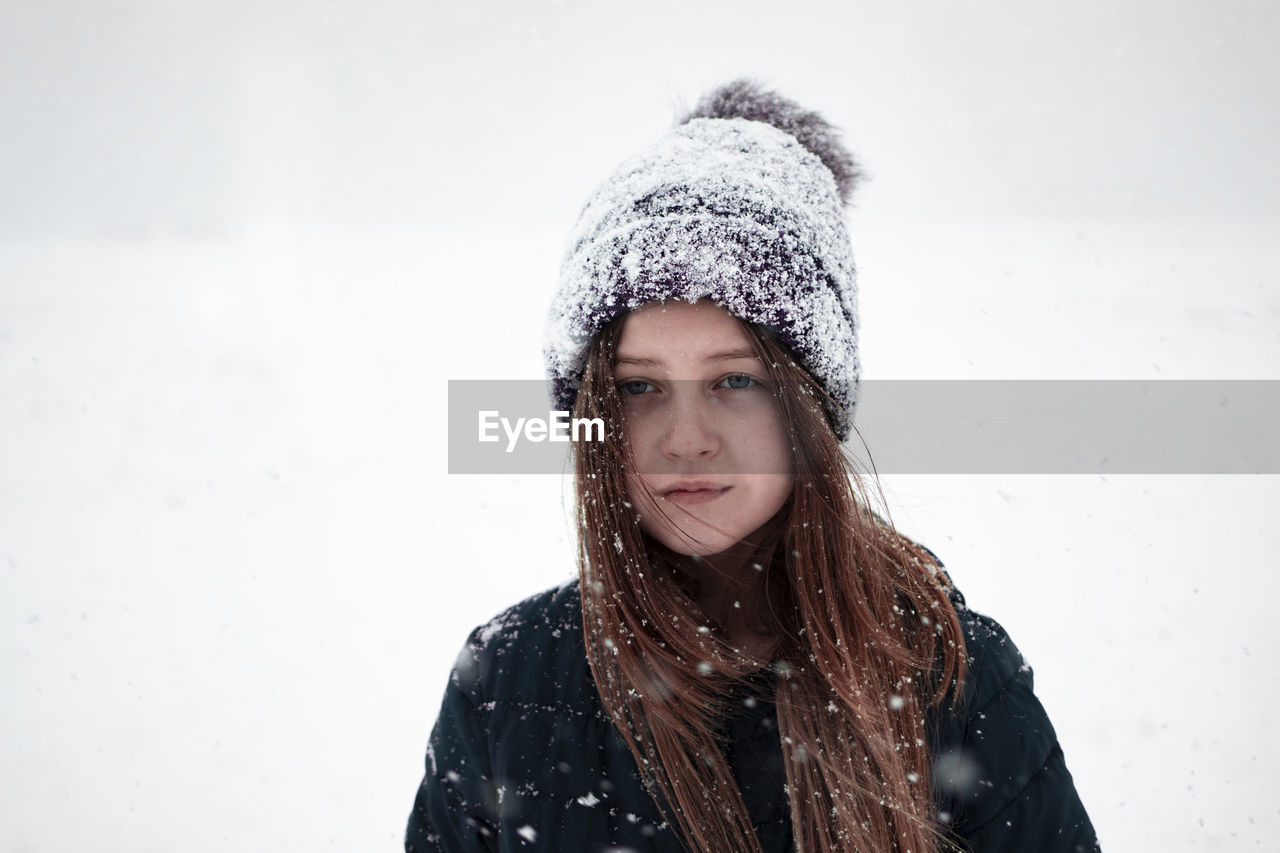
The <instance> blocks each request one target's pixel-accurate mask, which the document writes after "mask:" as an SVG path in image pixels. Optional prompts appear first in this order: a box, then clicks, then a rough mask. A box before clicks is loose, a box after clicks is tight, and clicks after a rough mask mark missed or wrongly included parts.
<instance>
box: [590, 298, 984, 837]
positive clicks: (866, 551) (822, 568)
mask: <svg viewBox="0 0 1280 853" xmlns="http://www.w3.org/2000/svg"><path fill="white" fill-rule="evenodd" d="M744 328H745V329H746V331H747V332H748V335H749V336H750V338H751V339H752V341H753V342H754V343H755V345H756V347H757V349H758V350H759V352H760V354H761V356H762V357H763V358H764V359H765V363H766V364H767V365H770V374H771V381H773V382H774V383H775V387H777V388H778V389H779V394H778V397H779V405H780V406H781V409H782V412H781V414H782V416H783V417H784V419H785V421H786V423H787V424H788V429H789V430H790V432H791V438H792V440H793V442H794V446H795V447H796V451H797V476H796V483H795V486H794V489H793V495H792V499H791V502H790V510H789V517H788V518H787V519H785V522H784V529H783V533H782V537H781V545H780V547H777V548H775V549H773V551H772V553H771V554H770V555H768V556H765V555H762V560H765V562H764V565H765V566H766V571H764V572H762V573H761V580H760V582H761V583H762V584H764V590H763V592H764V593H765V594H766V599H765V600H767V602H768V612H766V613H763V614H760V616H761V619H762V620H764V621H765V622H766V623H767V624H769V625H770V626H771V628H772V629H773V630H774V631H776V633H777V635H778V636H779V638H780V639H781V646H780V648H779V650H778V653H777V657H776V658H775V659H774V661H772V664H773V667H774V670H775V671H776V672H777V673H778V681H777V691H776V701H777V708H778V726H779V734H780V736H781V739H782V750H783V757H784V763H785V767H786V775H787V789H788V799H789V802H790V807H791V822H792V827H793V831H794V837H795V843H796V850H797V851H800V853H820V851H821V852H822V853H825V851H831V850H862V851H890V850H896V851H903V853H905V851H911V853H921V852H922V851H932V850H937V849H938V846H939V842H940V832H939V830H938V828H937V824H936V816H935V814H934V807H933V800H932V796H931V774H930V759H929V754H928V749H927V744H926V736H925V711H926V709H927V707H928V706H929V705H931V704H935V703H938V702H941V701H942V700H943V698H944V697H945V696H946V695H947V693H948V691H950V690H954V691H957V693H958V691H959V690H960V689H961V688H962V686H963V678H964V664H963V661H964V658H963V650H964V643H963V638H962V635H961V629H960V624H959V621H958V620H957V618H956V615H955V611H954V609H953V608H952V606H951V604H950V601H949V599H948V598H947V594H946V591H947V590H946V583H947V581H946V577H945V574H943V573H941V572H939V571H938V570H937V565H936V563H935V562H934V561H933V559H932V558H931V557H930V556H929V555H928V554H927V552H925V551H924V550H923V549H922V548H920V547H919V546H918V545H916V544H915V543H913V542H911V541H910V540H908V539H906V538H905V537H902V536H900V535H899V534H898V533H897V532H896V531H894V530H893V529H892V528H890V527H889V526H888V525H886V524H885V523H884V522H882V521H880V520H879V519H878V518H876V517H875V515H874V514H873V513H871V512H870V511H869V510H868V509H866V508H865V506H866V503H865V501H860V500H859V494H858V491H857V486H856V485H855V484H856V483H857V482H858V481H857V478H856V477H854V476H853V474H854V472H852V471H851V470H850V465H849V462H848V460H847V458H846V457H845V455H844V454H843V452H842V451H841V449H840V446H839V444H838V442H837V441H836V439H835V436H834V434H833V433H832V431H831V428H830V426H829V425H828V423H827V421H826V416H825V414H824V408H823V402H822V392H821V389H820V388H818V386H816V385H815V384H814V383H813V382H812V380H811V378H810V377H809V375H808V374H807V373H806V372H805V371H804V370H803V369H802V368H801V367H799V366H798V365H796V364H795V362H794V361H793V360H792V358H791V357H790V354H789V352H788V351H787V350H786V349H785V348H784V347H782V346H781V345H780V344H778V343H777V342H775V341H773V340H772V339H771V338H770V337H769V336H768V335H767V334H765V333H763V332H761V331H760V330H758V329H756V328H755V327H754V326H751V325H750V324H744ZM620 332H621V322H620V321H615V322H614V323H613V324H611V325H610V326H609V327H606V328H605V329H604V330H603V331H602V332H601V333H600V335H599V336H597V338H596V340H595V341H594V342H593V345H592V347H591V349H590V351H589V353H588V357H587V362H586V370H585V372H584V375H583V381H582V387H581V391H580V392H579V394H578V400H577V403H576V405H575V412H574V415H575V416H576V417H602V418H604V420H605V423H606V424H607V425H609V426H610V428H612V429H613V430H615V431H616V432H615V434H613V435H608V436H606V441H604V442H578V443H575V444H574V454H575V456H574V460H575V487H576V494H577V502H578V527H579V531H578V532H579V536H578V539H579V543H578V546H579V570H580V575H581V585H582V602H583V617H584V619H583V621H584V633H585V639H586V649H587V658H588V663H589V664H590V667H591V671H592V675H593V677H594V679H595V682H596V686H597V689H598V690H599V692H600V696H601V700H602V701H603V703H604V706H605V708H606V710H607V711H608V713H609V714H610V715H611V717H612V719H613V720H614V723H615V725H616V726H617V727H618V730H619V732H620V733H621V735H622V736H623V738H624V740H626V742H627V743H628V745H629V746H630V748H631V751H632V753H633V754H634V755H635V757H636V761H637V764H638V766H639V768H640V772H641V775H642V778H643V779H644V780H645V782H646V784H647V785H648V787H649V790H650V793H651V795H652V796H653V797H654V799H655V802H656V803H657V804H658V806H659V808H660V809H661V810H662V811H663V813H664V814H666V815H667V816H668V818H669V819H671V820H673V821H674V822H675V824H676V827H677V828H678V830H679V833H680V835H681V837H682V839H683V840H684V842H685V844H686V846H687V847H688V848H689V849H691V850H698V851H715V853H720V852H721V851H723V853H737V852H738V851H760V850H761V847H760V843H759V840H758V839H757V838H756V835H755V831H754V828H753V826H752V824H751V820H750V817H749V815H748V812H747V808H746V805H745V803H744V802H743V800H742V795H741V793H740V792H739V790H738V787H737V784H736V783H735V781H734V779H733V776H732V773H731V771H730V769H729V766H728V762H727V761H726V759H725V757H724V754H723V751H722V747H721V742H722V740H723V736H722V735H720V734H718V731H719V728H720V725H721V723H722V721H723V719H724V718H725V716H726V715H727V714H729V713H730V712H731V707H730V705H731V703H732V701H733V699H732V697H733V696H734V694H735V690H737V691H738V692H739V695H740V692H741V688H742V686H743V683H744V682H745V680H746V679H748V678H749V677H751V676H752V674H753V673H755V672H758V671H759V670H760V668H762V667H763V666H766V665H768V664H769V663H770V662H767V661H762V660H757V659H753V658H751V657H750V656H749V655H746V654H744V653H743V652H741V651H739V650H737V649H735V648H733V647H732V646H730V644H729V643H728V641H727V640H726V639H725V638H724V636H723V635H722V634H721V633H720V632H716V631H710V632H708V631H707V630H706V629H705V627H704V626H705V625H706V623H707V621H708V620H707V617H706V614H704V613H703V612H702V610H701V608H699V607H698V605H697V604H696V603H695V602H694V600H693V599H692V597H691V596H690V595H689V594H688V592H687V591H686V590H685V588H684V587H683V586H682V584H681V583H680V582H679V579H678V578H677V577H676V576H675V575H674V574H673V573H672V571H671V568H670V567H669V566H667V565H665V563H664V562H663V561H661V560H658V559H655V556H656V555H654V554H651V553H650V549H649V547H648V544H647V540H646V537H645V536H644V534H643V533H642V532H641V530H640V528H639V525H638V524H637V522H636V516H635V512H634V510H633V508H632V505H631V498H630V496H629V495H628V492H627V487H626V482H625V476H624V473H623V471H624V469H623V465H624V464H626V462H627V460H628V459H629V455H630V447H629V444H628V443H627V440H626V435H625V429H624V426H623V425H624V424H625V415H624V412H623V408H622V403H621V400H620V398H619V396H618V394H617V390H616V388H615V387H614V379H613V372H612V363H613V350H614V347H615V346H616V343H617V340H618V338H619V336H620ZM783 512H784V513H786V512H787V508H785V507H784V510H783ZM699 628H702V629H703V630H699Z"/></svg>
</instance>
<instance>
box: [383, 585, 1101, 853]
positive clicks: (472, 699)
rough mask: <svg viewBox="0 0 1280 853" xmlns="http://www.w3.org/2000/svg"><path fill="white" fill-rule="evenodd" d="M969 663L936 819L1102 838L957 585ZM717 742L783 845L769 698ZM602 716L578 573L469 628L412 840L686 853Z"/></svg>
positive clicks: (962, 827)
mask: <svg viewBox="0 0 1280 853" xmlns="http://www.w3.org/2000/svg"><path fill="white" fill-rule="evenodd" d="M954 600H955V602H956V605H957V607H956V609H957V612H958V613H959V616H960V621H961V625H962V626H963V628H964V634H965V638H966V645H967V652H968V655H969V659H970V669H969V682H968V685H967V686H966V688H965V691H964V697H963V700H962V701H961V703H960V705H959V706H958V707H953V706H950V705H948V706H945V707H942V708H940V709H935V710H934V711H933V712H931V718H930V725H929V730H930V740H931V742H930V748H931V754H933V755H934V756H935V762H934V763H935V769H934V777H935V779H934V782H935V800H936V801H937V804H938V810H939V820H940V821H941V822H942V823H943V824H944V826H946V827H947V828H949V829H950V830H951V831H952V832H953V833H954V837H955V839H956V840H957V841H958V842H959V843H960V844H962V845H965V846H967V848H968V849H969V850H972V851H974V853H988V851H1010V853H1012V851H1019V853H1054V851H1090V850H1096V849H1097V841H1096V837H1095V835H1094V831H1093V826H1092V824H1091V823H1090V822H1089V817H1088V815H1086V814H1085V810H1084V807H1083V805H1082V804H1081V802H1080V798H1079V796H1077V794H1076V790H1075V786H1074V785H1073V783H1072V780H1071V774H1070V773H1069V772H1068V771H1067V766H1066V764H1065V763H1064V761H1063V755H1062V750H1061V749H1060V748H1059V746H1058V741H1057V737H1056V736H1055V734H1054V731H1053V726H1052V725H1050V723H1049V719H1048V717H1047V716H1046V715H1045V712H1044V709H1043V708H1042V707H1041V705H1040V703H1039V701H1037V699H1036V697H1035V695H1034V694H1033V693H1032V690H1031V669H1030V667H1028V666H1027V665H1026V664H1025V663H1024V661H1023V659H1022V655H1021V654H1020V653H1019V652H1018V650H1017V648H1016V647H1015V646H1014V645H1013V642H1012V641H1011V640H1010V639H1009V637H1008V635H1007V634H1006V633H1005V632H1004V629H1003V628H1001V627H1000V626H999V625H998V624H997V623H996V622H995V621H993V620H991V619H988V618H987V617H985V616H981V615H979V614H977V613H974V612H973V611H971V610H968V609H967V608H966V607H965V606H964V599H963V598H962V597H960V596H959V594H958V593H956V594H955V595H954ZM726 733H727V735H728V743H727V746H726V754H727V757H728V760H729V765H730V768H731V769H732V771H733V774H734V777H735V779H736V780H737V782H738V785H739V787H740V789H741V790H742V794H743V799H744V800H745V802H746V805H747V809H748V811H749V812H750V815H751V819H752V821H753V822H754V823H755V827H756V831H757V833H758V835H759V837H760V841H761V845H762V846H763V848H764V850H765V851H766V853H775V851H776V853H784V851H790V850H791V849H792V837H791V822H790V815H789V807H788V804H787V799H786V796H785V794H784V792H783V784H784V782H785V775H784V771H783V766H782V749H781V743H780V741H779V736H778V732H777V717H776V712H775V709H774V706H773V704H772V703H771V702H770V701H768V700H767V699H765V698H761V699H759V700H756V699H754V698H748V700H747V701H745V702H744V703H743V707H742V712H741V714H740V715H739V716H737V717H735V718H733V719H731V720H729V721H728V722H727V731H726ZM684 849H685V848H684V847H683V846H682V845H681V843H680V842H679V840H678V837H677V834H676V833H675V832H674V831H673V829H672V827H671V826H669V825H668V824H667V823H666V822H665V821H664V820H663V819H662V816H661V814H660V812H659V811H658V809H657V807H656V806H655V804H654V802H653V800H652V799H651V798H650V796H649V795H648V793H646V791H645V789H644V787H643V785H642V783H641V781H640V778H639V774H638V772H637V769H636V764H635V759H634V758H633V757H632V754H631V752H630V750H628V748H627V746H626V745H625V743H624V742H623V740H622V738H621V737H620V736H619V735H618V734H617V732H616V731H615V729H614V727H613V724H612V723H611V722H610V721H609V718H608V717H607V715H606V714H605V711H604V708H603V706H602V704H601V702H600V697H599V694H598V693H597V692H596V689H595V685H594V683H593V682H592V679H591V673H590V668H589V667H588V666H587V660H586V652H585V648H584V644H583V636H582V611H581V601H580V597H579V591H578V585H577V583H576V582H574V583H571V584H566V585H564V586H561V587H558V588H556V589H553V590H549V591H547V592H544V593H541V594H539V595H535V596H533V597H532V598H529V599H527V600H526V601H524V602H522V603H520V604H517V605H516V606H514V607H512V608H511V609H509V610H507V611H505V612H504V613H502V614H501V615H499V616H497V617H496V618H495V619H493V620H492V621H491V622H489V623H488V624H486V625H483V626H481V627H480V628H477V629H476V630H475V631H474V632H472V634H471V636H470V637H469V638H468V640H467V643H466V645H465V646H464V648H463V650H462V652H461V653H460V654H459V656H458V661H457V664H456V665H455V668H454V671H453V673H452V675H451V676H450V679H449V684H448V687H447V689H446V691H445V697H444V704H443V706H442V708H441V710H440V716H439V718H438V719H437V721H436V725H435V729H434V731H433V732H432V734H431V740H430V744H429V745H428V747H427V761H426V776H425V778H424V779H423V781H422V785H421V787H420V788H419V790H418V796H417V801H416V803H415V804H414V808H413V812H412V814H411V815H410V817H409V826H408V832H407V835H406V838H405V850H406V851H447V853H460V852H461V851H514V850H550V851H574V852H575V853H576V851H589V853H595V851H601V850H618V851H621V850H628V851H653V853H658V851H664V853H665V851H683V850H684Z"/></svg>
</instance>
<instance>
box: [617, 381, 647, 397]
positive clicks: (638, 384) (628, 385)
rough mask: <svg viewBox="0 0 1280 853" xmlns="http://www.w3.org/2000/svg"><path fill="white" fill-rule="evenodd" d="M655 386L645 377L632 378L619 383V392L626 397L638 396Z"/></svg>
mask: <svg viewBox="0 0 1280 853" xmlns="http://www.w3.org/2000/svg"><path fill="white" fill-rule="evenodd" d="M651 388H653V386H652V385H651V384H649V383H648V382H645V381H644V380H643V379H632V380H630V381H628V382H619V383H618V393H619V394H621V395H622V396H624V397H638V396H640V395H641V394H644V393H646V392H648V391H649V389H651Z"/></svg>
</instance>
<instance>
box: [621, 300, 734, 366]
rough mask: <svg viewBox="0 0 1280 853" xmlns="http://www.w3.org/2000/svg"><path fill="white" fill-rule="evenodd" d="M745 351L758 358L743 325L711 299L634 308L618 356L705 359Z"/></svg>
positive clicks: (623, 328)
mask: <svg viewBox="0 0 1280 853" xmlns="http://www.w3.org/2000/svg"><path fill="white" fill-rule="evenodd" d="M735 351H739V352H741V353H742V354H743V355H745V356H747V357H755V351H754V349H753V348H752V344H751V340H750V338H748V337H747V334H746V332H745V331H743V328H742V324H741V323H740V322H739V321H738V320H737V319H736V318H735V317H734V316H733V315H732V314H730V313H729V312H728V311H726V310H725V309H723V308H721V307H720V306H719V305H716V304H714V303H711V302H698V303H690V302H681V301H671V302H666V303H653V304H650V305H646V306H644V307H643V308H640V309H637V310H635V311H632V312H631V313H630V314H628V315H627V317H626V319H625V320H624V321H623V324H622V335H621V337H620V338H619V340H618V350H617V357H618V359H619V360H620V361H625V360H628V359H635V358H644V359H658V360H662V359H664V358H703V357H710V356H712V355H718V356H723V355H724V354H726V353H732V352H735Z"/></svg>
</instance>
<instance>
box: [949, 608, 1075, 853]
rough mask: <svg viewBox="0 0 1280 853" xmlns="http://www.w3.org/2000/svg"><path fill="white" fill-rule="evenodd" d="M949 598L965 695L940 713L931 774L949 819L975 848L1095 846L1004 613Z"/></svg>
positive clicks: (1052, 732)
mask: <svg viewBox="0 0 1280 853" xmlns="http://www.w3.org/2000/svg"><path fill="white" fill-rule="evenodd" d="M952 603H953V605H954V606H955V609H956V615H957V616H958V617H959V620H960V625H961V628H962V632H963V635H964V642H965V656H966V659H967V662H968V672H967V675H966V683H965V687H964V691H963V693H962V695H961V697H960V698H959V700H957V701H953V702H951V703H950V704H949V705H946V706H944V707H943V708H942V709H941V713H940V714H939V719H938V721H937V723H938V726H937V729H936V733H937V737H936V740H935V744H934V751H935V759H934V783H935V786H936V787H937V789H938V792H939V793H940V794H941V796H942V805H944V807H945V808H944V810H945V811H946V812H947V815H946V817H947V818H948V822H950V823H951V824H952V827H953V828H954V829H955V830H956V831H957V832H959V833H960V834H961V835H962V836H964V837H965V838H966V840H967V841H968V842H969V843H970V844H971V845H973V849H978V850H986V849H1042V850H1057V849H1074V846H1075V845H1076V844H1082V845H1083V847H1082V848H1081V849H1092V847H1093V844H1094V843H1096V841H1094V840H1093V836H1092V832H1093V829H1092V826H1091V825H1090V823H1089V819H1088V816H1087V815H1086V814H1085V812H1084V808H1083V806H1081V804H1080V800H1079V796H1078V794H1077V793H1076V790H1075V787H1074V783H1073V781H1072V779H1071V774H1070V773H1069V772H1068V771H1067V768H1066V764H1065V761H1064V759H1063V753H1062V749H1061V747H1060V746H1059V744H1058V737H1057V733H1056V732H1055V731H1054V728H1053V724H1052V723H1051V722H1050V721H1049V716H1048V714H1047V713H1046V712H1045V709H1044V707H1043V706H1042V705H1041V704H1040V701H1039V699H1038V698H1037V697H1036V695H1035V692H1034V689H1033V687H1034V682H1033V677H1032V676H1033V674H1032V670H1031V667H1030V666H1029V665H1028V663H1027V661H1026V660H1025V658H1024V657H1023V656H1022V653H1021V652H1020V651H1019V650H1018V647H1017V646H1016V645H1015V644H1014V642H1013V640H1012V639H1011V638H1010V637H1009V634H1008V632H1007V631H1006V630H1005V629H1004V627H1003V626H1002V625H1000V623H999V622H997V621H996V620H994V619H992V618H991V617H989V616H986V615H983V614H981V613H978V612H976V611H974V610H972V609H970V608H969V607H968V606H967V605H966V603H965V600H964V596H962V595H961V594H960V593H959V592H955V593H953V595H952ZM940 816H941V815H940ZM997 839H998V843H997ZM1068 840H1070V842H1071V843H1070V844H1069V845H1066V846H1062V845H1064V844H1066V842H1067V841H1068Z"/></svg>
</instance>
